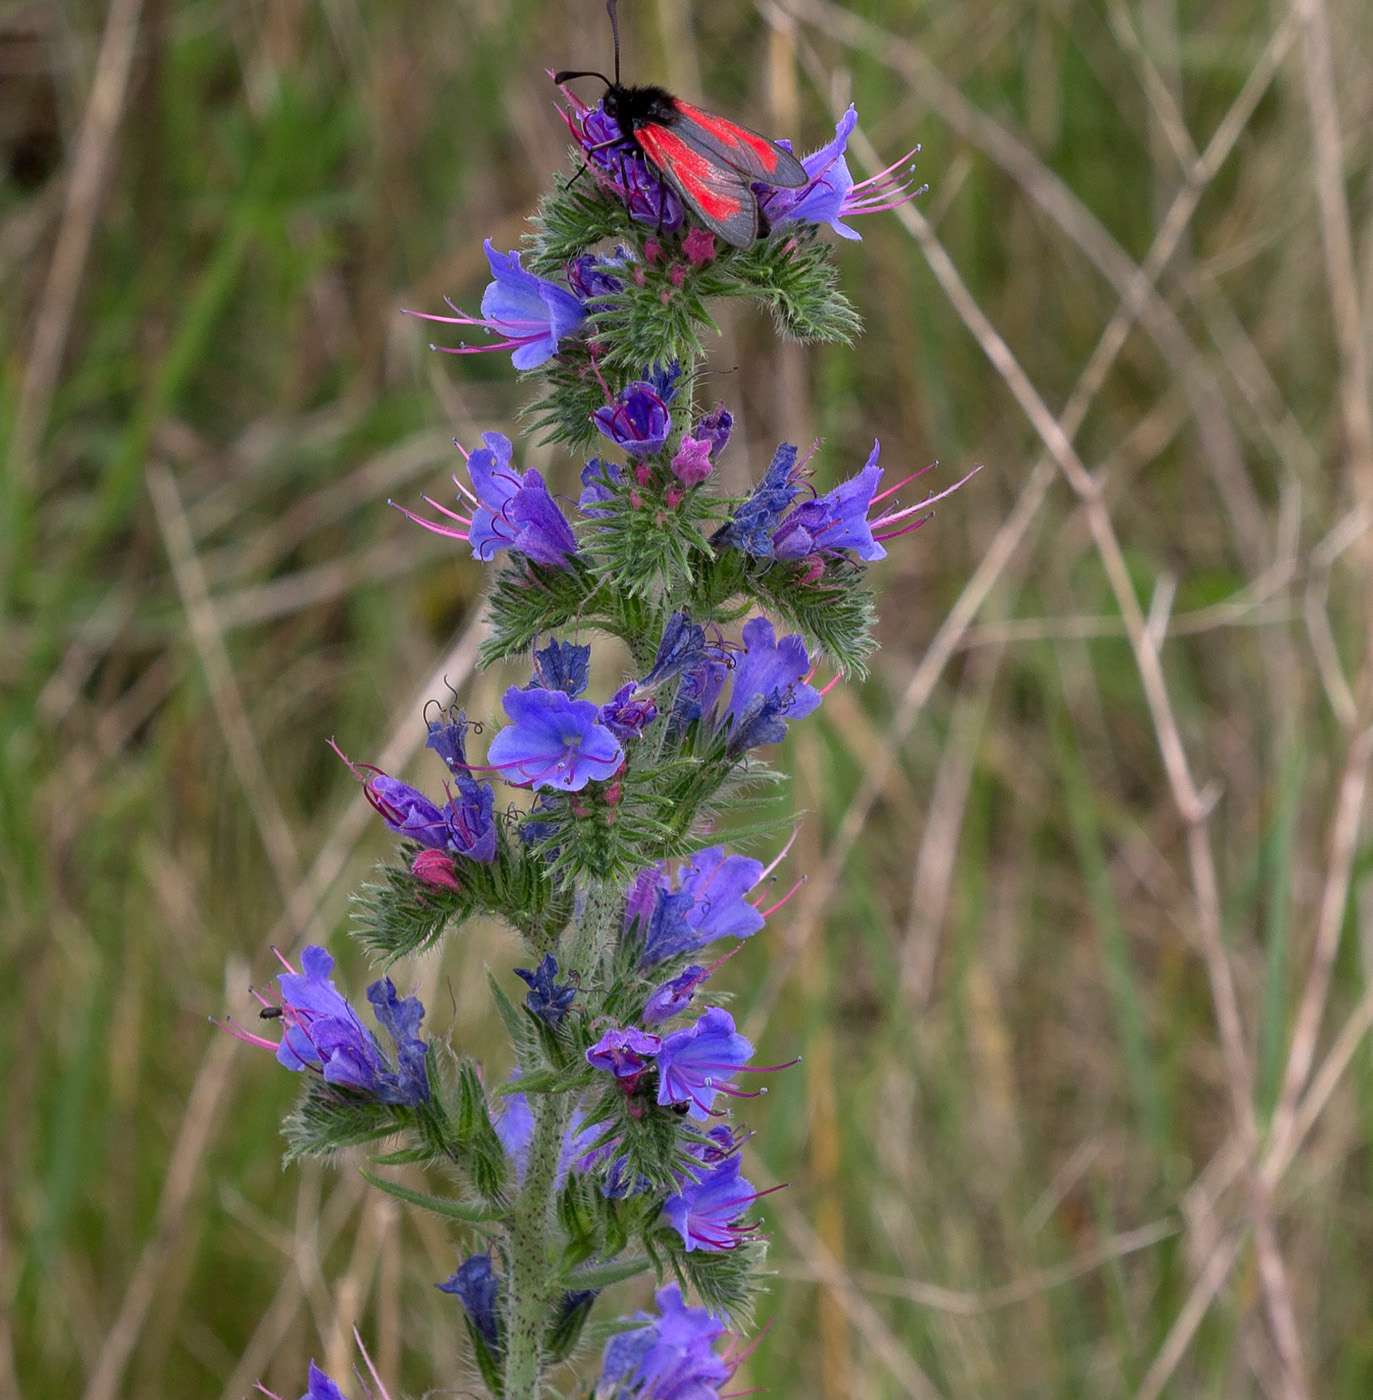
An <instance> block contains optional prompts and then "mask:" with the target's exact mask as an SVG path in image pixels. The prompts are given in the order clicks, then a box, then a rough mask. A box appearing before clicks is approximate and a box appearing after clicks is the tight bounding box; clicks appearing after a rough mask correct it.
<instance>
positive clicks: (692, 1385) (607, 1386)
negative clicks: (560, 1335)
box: [596, 1283, 732, 1400]
mask: <svg viewBox="0 0 1373 1400" xmlns="http://www.w3.org/2000/svg"><path fill="white" fill-rule="evenodd" d="M653 1301H654V1303H655V1304H656V1305H657V1308H658V1316H657V1317H654V1316H652V1315H651V1314H649V1313H645V1312H638V1313H635V1315H634V1318H633V1320H634V1321H635V1322H638V1323H640V1324H642V1325H640V1326H638V1327H633V1328H630V1329H629V1330H627V1331H624V1332H617V1333H616V1334H615V1336H613V1337H612V1338H611V1339H610V1341H609V1342H607V1343H606V1348H605V1353H604V1355H603V1357H602V1359H601V1379H600V1384H598V1386H597V1387H596V1394H597V1396H598V1397H608V1400H715V1397H716V1396H717V1395H718V1394H719V1388H720V1386H721V1385H723V1384H724V1382H725V1381H727V1380H728V1379H729V1378H730V1375H731V1374H732V1368H731V1367H730V1365H729V1363H728V1362H726V1361H725V1359H724V1357H722V1356H720V1355H719V1354H718V1353H717V1352H716V1351H715V1349H714V1346H713V1343H714V1342H715V1339H716V1338H717V1337H719V1336H720V1335H721V1333H723V1332H724V1330H725V1326H724V1323H722V1322H721V1321H720V1320H719V1319H718V1318H716V1317H714V1316H712V1315H711V1314H710V1313H709V1312H707V1311H706V1309H705V1308H689V1307H687V1305H686V1304H685V1302H683V1300H682V1290H681V1289H680V1288H679V1287H678V1286H677V1285H676V1284H675V1283H669V1284H668V1285H667V1286H666V1287H665V1288H660V1289H659V1290H658V1292H657V1293H656V1294H655V1295H654V1299H653Z"/></svg>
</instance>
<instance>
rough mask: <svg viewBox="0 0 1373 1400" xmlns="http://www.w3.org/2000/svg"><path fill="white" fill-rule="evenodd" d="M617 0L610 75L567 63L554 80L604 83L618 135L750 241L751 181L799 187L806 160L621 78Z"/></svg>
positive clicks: (706, 217)
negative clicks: (573, 67)
mask: <svg viewBox="0 0 1373 1400" xmlns="http://www.w3.org/2000/svg"><path fill="white" fill-rule="evenodd" d="M615 3H616V0H606V5H605V7H606V10H607V12H608V13H609V15H610V29H611V33H612V34H613V35H614V36H615V80H614V81H613V82H612V81H611V80H610V79H609V78H607V77H606V76H605V74H604V73H598V72H597V71H596V70H595V69H576V70H573V69H564V70H563V71H562V72H560V73H555V74H554V75H553V81H554V82H555V83H564V82H566V81H567V80H568V79H570V78H599V79H600V80H601V81H602V82H603V83H604V84H605V95H604V96H603V97H602V98H601V106H602V107H603V108H604V110H605V113H606V115H607V116H608V117H610V118H611V119H612V120H613V121H614V122H616V123H617V124H618V126H619V128H620V132H621V136H622V139H623V140H625V141H629V142H632V143H633V144H634V145H635V146H637V147H638V148H639V150H640V151H642V152H643V154H644V157H645V158H646V159H647V161H648V162H649V164H650V165H652V166H653V168H654V169H655V170H656V171H657V172H658V175H659V176H660V178H662V179H664V180H666V181H667V183H668V184H669V185H671V186H672V188H673V189H674V190H676V191H677V194H678V196H679V197H680V198H681V200H682V202H683V203H684V204H685V205H686V206H687V208H689V209H690V210H691V211H692V213H694V214H695V215H696V217H697V218H698V219H700V221H701V222H702V223H703V224H704V225H705V226H706V227H707V228H708V229H710V230H711V232H712V233H715V234H717V235H718V236H719V237H721V238H723V239H724V241H725V242H726V243H731V244H733V245H734V247H736V248H747V247H748V246H749V245H750V244H751V243H752V242H753V241H754V239H755V238H757V237H758V228H759V220H760V215H759V213H758V200H757V198H756V197H755V196H754V193H753V182H754V181H755V180H756V181H758V182H759V183H761V184H765V185H778V186H781V187H782V188H784V189H797V188H799V187H800V186H801V185H804V184H805V183H806V181H807V180H808V179H809V178H810V177H809V176H808V175H807V174H806V171H805V167H804V166H802V164H801V162H800V161H799V160H797V159H796V157H795V156H793V155H792V154H791V153H790V152H789V151H784V150H783V149H782V147H781V146H779V145H777V144H776V142H774V141H769V140H768V138H767V137H766V136H760V135H759V134H758V133H757V132H756V131H750V130H749V129H748V127H746V126H739V125H738V124H737V123H736V122H732V121H728V120H727V119H726V118H724V117H719V116H716V115H715V114H714V113H713V112H706V111H703V110H702V109H701V108H700V107H693V106H691V105H690V104H689V103H687V102H683V101H682V99H681V98H680V97H674V96H673V95H672V94H671V93H670V92H668V91H667V90H666V89H665V88H660V87H651V86H643V87H626V86H625V85H624V84H623V83H621V82H620V26H619V21H618V18H617V16H616V13H615Z"/></svg>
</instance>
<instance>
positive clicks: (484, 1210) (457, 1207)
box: [358, 1167, 508, 1225]
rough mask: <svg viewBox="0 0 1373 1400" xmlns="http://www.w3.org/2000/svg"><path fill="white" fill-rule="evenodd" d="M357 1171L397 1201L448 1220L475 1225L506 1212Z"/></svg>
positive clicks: (503, 1214) (496, 1207)
mask: <svg viewBox="0 0 1373 1400" xmlns="http://www.w3.org/2000/svg"><path fill="white" fill-rule="evenodd" d="M358 1171H359V1172H360V1173H361V1174H362V1176H363V1178H364V1179H365V1180H367V1181H370V1182H371V1183H372V1185H373V1186H375V1187H377V1188H378V1190H381V1191H385V1192H386V1194H387V1195H388V1196H394V1197H395V1198H396V1199H397V1200H398V1201H405V1202H407V1203H408V1204H410V1205H412V1206H419V1207H420V1209H421V1210H427V1211H430V1212H432V1213H433V1214H434V1215H442V1216H443V1217H444V1218H445V1219H448V1220H461V1221H462V1222H463V1223H464V1224H467V1225H476V1224H480V1223H481V1222H483V1221H490V1220H502V1219H504V1218H505V1216H506V1215H507V1214H508V1212H507V1211H505V1210H502V1209H501V1208H500V1207H498V1206H493V1205H488V1204H487V1203H486V1202H482V1201H479V1202H471V1203H469V1202H463V1201H454V1200H450V1199H449V1198H448V1197H447V1196H431V1195H430V1194H429V1193H428V1192H427V1191H412V1190H411V1189H410V1188H409V1187H408V1186H402V1185H400V1183H399V1182H395V1181H387V1180H386V1179H385V1178H384V1177H380V1176H374V1175H373V1174H372V1173H371V1172H369V1171H367V1170H366V1169H365V1168H363V1167H359V1168H358Z"/></svg>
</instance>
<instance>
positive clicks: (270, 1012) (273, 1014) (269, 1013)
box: [257, 1006, 281, 1021]
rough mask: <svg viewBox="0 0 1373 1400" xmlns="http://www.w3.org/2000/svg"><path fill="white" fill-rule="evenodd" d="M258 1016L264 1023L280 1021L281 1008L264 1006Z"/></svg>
mask: <svg viewBox="0 0 1373 1400" xmlns="http://www.w3.org/2000/svg"><path fill="white" fill-rule="evenodd" d="M257 1014H258V1019H259V1020H262V1021H279V1020H281V1007H279V1006H264V1007H263V1008H262V1010H261V1011H259V1012H258V1013H257Z"/></svg>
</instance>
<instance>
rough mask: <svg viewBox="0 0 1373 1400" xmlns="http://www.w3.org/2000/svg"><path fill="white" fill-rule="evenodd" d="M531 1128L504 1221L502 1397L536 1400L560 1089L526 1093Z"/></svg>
mask: <svg viewBox="0 0 1373 1400" xmlns="http://www.w3.org/2000/svg"><path fill="white" fill-rule="evenodd" d="M529 1105H530V1109H531V1111H532V1112H533V1115H534V1131H533V1133H532V1135H531V1137H530V1141H529V1161H528V1165H527V1166H526V1168H525V1174H524V1185H523V1187H522V1188H521V1189H520V1194H519V1196H518V1198H517V1199H516V1201H515V1215H514V1219H513V1221H512V1222H511V1226H510V1276H509V1280H508V1285H509V1298H508V1303H507V1313H506V1340H505V1400H536V1397H537V1395H538V1393H539V1372H540V1369H541V1361H542V1352H543V1337H544V1329H545V1327H546V1324H547V1321H548V1312H549V1308H550V1307H551V1306H552V1304H553V1301H554V1298H553V1289H552V1288H551V1287H550V1282H551V1274H552V1267H551V1261H550V1259H549V1226H550V1223H551V1221H552V1218H553V1197H554V1193H555V1191H556V1189H557V1178H558V1157H559V1155H560V1153H561V1151H562V1144H563V1134H564V1132H565V1131H566V1129H567V1123H568V1118H569V1116H570V1114H571V1111H572V1105H571V1102H570V1100H569V1099H568V1096H567V1095H565V1094H531V1095H530V1096H529Z"/></svg>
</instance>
